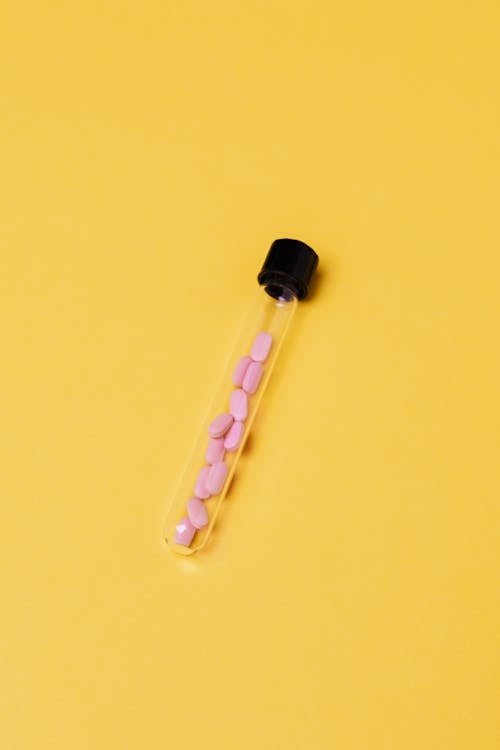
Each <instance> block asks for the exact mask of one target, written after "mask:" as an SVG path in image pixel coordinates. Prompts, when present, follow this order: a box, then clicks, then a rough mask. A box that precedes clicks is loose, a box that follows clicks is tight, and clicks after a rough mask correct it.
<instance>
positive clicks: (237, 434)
mask: <svg viewBox="0 0 500 750" xmlns="http://www.w3.org/2000/svg"><path fill="white" fill-rule="evenodd" d="M244 429H245V425H244V424H243V422H233V424H232V425H231V429H230V430H229V432H228V433H227V435H226V438H225V440H224V448H225V449H226V450H228V451H235V450H236V449H237V448H239V445H240V443H241V438H242V437H243V430H244Z"/></svg>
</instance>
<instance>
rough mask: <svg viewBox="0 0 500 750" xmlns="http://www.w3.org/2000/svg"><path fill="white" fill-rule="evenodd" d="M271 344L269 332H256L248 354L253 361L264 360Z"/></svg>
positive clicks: (271, 338)
mask: <svg viewBox="0 0 500 750" xmlns="http://www.w3.org/2000/svg"><path fill="white" fill-rule="evenodd" d="M272 345H273V337H272V336H271V334H270V333H266V332H265V331H263V332H262V333H258V334H257V336H256V337H255V341H254V342H253V344H252V348H251V350H250V356H251V358H252V359H253V360H254V361H255V362H265V361H266V359H267V355H268V354H269V351H270V349H271V346H272Z"/></svg>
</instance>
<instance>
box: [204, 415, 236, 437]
mask: <svg viewBox="0 0 500 750" xmlns="http://www.w3.org/2000/svg"><path fill="white" fill-rule="evenodd" d="M233 421H234V417H233V416H232V414H226V413H224V414H219V415H218V416H217V417H215V419H214V420H213V421H212V422H210V424H209V426H208V434H209V435H210V437H213V438H219V437H222V436H223V435H225V434H226V432H227V431H228V430H229V428H230V427H231V425H232V424H233Z"/></svg>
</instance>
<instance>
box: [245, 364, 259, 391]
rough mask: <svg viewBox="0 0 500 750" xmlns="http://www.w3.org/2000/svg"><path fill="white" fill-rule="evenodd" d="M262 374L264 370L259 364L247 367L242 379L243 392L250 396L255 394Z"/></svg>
mask: <svg viewBox="0 0 500 750" xmlns="http://www.w3.org/2000/svg"><path fill="white" fill-rule="evenodd" d="M263 372H264V368H263V367H262V364H261V363H260V362H252V363H251V364H250V365H249V366H248V370H247V371H246V373H245V377H244V378H243V390H244V391H246V392H247V393H250V394H252V393H255V391H256V390H257V388H258V387H259V383H260V380H261V378H262V374H263Z"/></svg>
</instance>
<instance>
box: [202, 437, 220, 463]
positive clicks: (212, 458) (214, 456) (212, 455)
mask: <svg viewBox="0 0 500 750" xmlns="http://www.w3.org/2000/svg"><path fill="white" fill-rule="evenodd" d="M205 458H206V460H207V464H216V463H217V461H222V459H223V458H224V438H210V440H209V441H208V446H207V452H206V453H205Z"/></svg>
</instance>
